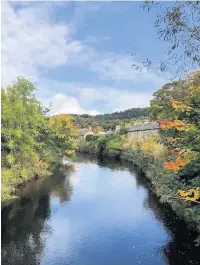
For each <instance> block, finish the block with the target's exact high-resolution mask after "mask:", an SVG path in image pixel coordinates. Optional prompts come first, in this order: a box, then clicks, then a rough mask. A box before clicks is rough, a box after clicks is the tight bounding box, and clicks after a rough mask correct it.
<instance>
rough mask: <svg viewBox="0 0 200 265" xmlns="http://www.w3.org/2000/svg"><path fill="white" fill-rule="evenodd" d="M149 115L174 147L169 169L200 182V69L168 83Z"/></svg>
mask: <svg viewBox="0 0 200 265" xmlns="http://www.w3.org/2000/svg"><path fill="white" fill-rule="evenodd" d="M150 114H151V117H152V118H153V119H157V120H158V121H159V122H160V126H161V136H162V141H163V143H164V144H165V146H167V148H168V149H169V150H171V156H170V157H169V161H166V162H165V163H164V167H165V168H166V169H167V170H171V171H174V173H176V174H177V175H178V176H179V178H180V179H181V180H184V181H186V182H190V184H191V183H194V185H197V184H198V182H199V181H200V179H199V177H200V176H199V172H200V71H196V72H193V73H191V74H189V75H188V76H187V78H186V79H185V80H182V81H178V82H173V83H171V84H167V85H165V86H164V87H163V88H161V89H160V90H158V91H157V92H156V93H154V99H153V100H152V101H151V107H150Z"/></svg>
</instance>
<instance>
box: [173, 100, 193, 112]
mask: <svg viewBox="0 0 200 265" xmlns="http://www.w3.org/2000/svg"><path fill="white" fill-rule="evenodd" d="M172 107H173V108H174V109H175V110H181V111H182V112H184V111H189V110H191V107H189V106H187V105H186V104H183V103H181V102H178V101H177V100H172Z"/></svg>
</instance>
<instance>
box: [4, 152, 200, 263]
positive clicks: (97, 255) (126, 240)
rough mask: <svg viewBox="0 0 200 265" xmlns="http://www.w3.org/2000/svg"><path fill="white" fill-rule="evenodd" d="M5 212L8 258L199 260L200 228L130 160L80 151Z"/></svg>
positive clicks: (7, 260) (45, 260)
mask: <svg viewBox="0 0 200 265" xmlns="http://www.w3.org/2000/svg"><path fill="white" fill-rule="evenodd" d="M74 161H75V162H74V163H75V166H74V168H73V167H72V168H71V170H65V171H63V170H58V169H55V170H54V174H53V176H52V178H49V179H46V180H45V181H44V182H43V183H42V184H41V183H34V184H29V186H27V188H26V189H25V190H24V192H23V195H22V197H23V199H22V201H21V202H20V203H18V204H17V205H16V207H15V208H13V209H12V211H10V212H9V216H7V219H6V218H5V217H3V218H4V219H3V226H2V264H3V265H34V264H42V265H137V264H142V265H162V264H170V265H172V264H173V265H179V264H180V265H193V264H194V265H196V264H197V265H199V264H200V248H199V247H195V245H194V239H195V237H196V234H195V233H194V232H191V231H190V230H189V229H188V228H187V227H186V225H185V224H184V222H182V221H180V220H178V218H177V217H176V216H175V214H173V213H172V212H171V211H170V210H169V209H167V208H166V207H163V205H161V204H160V203H159V202H158V199H157V198H156V196H155V195H154V194H153V193H152V192H151V190H150V189H149V188H148V183H147V180H146V179H145V178H144V177H143V176H141V175H140V174H139V173H138V172H137V171H135V170H134V169H133V167H132V166H130V164H128V163H125V162H117V161H115V160H113V159H110V158H109V159H108V158H107V159H96V158H91V157H88V156H78V157H76V158H75V159H74Z"/></svg>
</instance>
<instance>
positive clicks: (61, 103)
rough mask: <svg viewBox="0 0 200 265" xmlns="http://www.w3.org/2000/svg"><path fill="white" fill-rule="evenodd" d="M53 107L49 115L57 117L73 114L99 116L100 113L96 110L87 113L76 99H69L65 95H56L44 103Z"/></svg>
mask: <svg viewBox="0 0 200 265" xmlns="http://www.w3.org/2000/svg"><path fill="white" fill-rule="evenodd" d="M50 103H51V104H52V105H51V111H50V112H49V115H57V114H61V113H73V114H84V113H85V114H90V115H97V114H99V112H97V111H95V110H90V111H87V110H85V109H83V108H81V106H80V104H79V102H78V100H77V99H76V98H74V97H69V96H66V95H63V94H56V95H55V96H54V97H53V98H51V99H50V100H48V101H45V102H44V105H46V106H48V105H49V104H50Z"/></svg>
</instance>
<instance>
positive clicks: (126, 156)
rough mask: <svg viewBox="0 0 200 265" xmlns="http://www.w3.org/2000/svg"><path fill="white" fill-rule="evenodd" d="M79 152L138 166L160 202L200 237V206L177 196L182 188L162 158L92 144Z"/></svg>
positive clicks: (128, 149) (126, 149)
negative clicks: (164, 166) (94, 146)
mask: <svg viewBox="0 0 200 265" xmlns="http://www.w3.org/2000/svg"><path fill="white" fill-rule="evenodd" d="M79 152H81V153H89V154H97V155H98V154H101V155H103V156H109V157H115V158H117V159H123V160H125V161H129V162H131V163H132V164H133V165H135V166H137V167H138V168H139V169H140V170H141V171H142V172H143V173H144V174H145V176H146V177H147V178H148V179H149V180H150V183H151V186H152V190H153V191H154V192H155V194H156V195H157V196H158V197H159V198H160V201H161V202H162V203H167V204H169V205H170V206H171V208H172V210H173V211H174V212H175V213H176V214H177V215H178V216H179V217H180V218H181V219H183V220H184V221H185V222H186V223H187V224H188V225H189V226H190V227H193V228H195V230H197V231H198V234H199V235H200V205H198V204H196V203H194V202H191V201H186V200H184V199H183V198H181V197H179V196H177V195H176V194H177V190H178V189H179V188H182V187H181V185H180V183H178V181H177V179H176V176H175V175H174V174H173V173H171V172H168V171H166V170H165V169H164V168H163V161H162V157H160V158H159V159H158V158H155V156H153V155H150V154H149V155H147V154H145V153H143V152H141V151H133V149H130V148H109V149H108V148H105V149H95V148H93V146H92V145H91V144H90V145H85V146H84V145H82V146H81V147H80V148H79ZM198 241H199V240H198ZM199 242H200V241H199ZM199 242H198V243H199Z"/></svg>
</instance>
